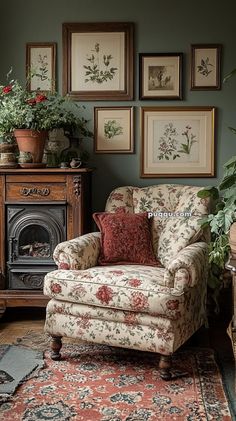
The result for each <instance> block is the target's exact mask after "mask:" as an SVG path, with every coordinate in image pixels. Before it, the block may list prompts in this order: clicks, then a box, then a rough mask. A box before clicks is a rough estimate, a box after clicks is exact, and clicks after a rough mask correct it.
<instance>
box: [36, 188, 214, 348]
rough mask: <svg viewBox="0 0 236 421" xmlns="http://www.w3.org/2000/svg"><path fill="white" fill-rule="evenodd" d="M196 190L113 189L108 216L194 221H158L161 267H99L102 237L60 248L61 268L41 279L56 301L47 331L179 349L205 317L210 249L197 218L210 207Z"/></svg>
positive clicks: (155, 233)
mask: <svg viewBox="0 0 236 421" xmlns="http://www.w3.org/2000/svg"><path fill="white" fill-rule="evenodd" d="M199 190H200V187H192V186H180V185H171V184H170V185H159V186H151V187H145V188H136V187H131V186H128V187H121V188H118V189H116V190H114V191H113V192H112V193H111V194H110V196H109V198H108V201H107V205H106V211H107V212H116V211H117V210H121V209H122V210H125V212H127V213H133V212H134V213H141V212H146V211H147V212H156V213H158V212H159V213H160V212H167V213H169V212H172V213H173V212H175V213H176V212H187V211H188V212H191V216H190V217H184V218H183V217H181V216H177V217H176V215H172V216H170V217H165V216H163V215H159V214H156V215H155V216H154V218H153V220H152V243H153V247H154V249H155V253H156V256H158V254H160V260H161V262H162V264H163V267H154V266H143V265H117V266H98V265H97V261H98V255H99V250H100V234H99V233H92V234H87V235H84V236H82V237H80V238H77V239H74V240H70V241H66V242H64V243H61V244H59V245H58V246H57V247H56V249H55V252H54V259H55V261H56V263H57V264H58V270H56V271H53V272H50V273H48V274H47V275H46V277H45V282H44V293H45V294H46V295H47V296H49V297H50V298H51V300H50V302H49V303H48V306H47V317H46V323H45V330H46V331H47V332H49V333H51V334H53V335H59V336H64V335H65V336H69V337H78V336H79V337H80V338H81V339H84V340H86V341H90V342H96V343H102V344H108V345H114V346H120V347H127V348H134V349H140V350H148V351H155V352H160V353H162V354H165V355H169V354H171V353H173V352H174V351H175V350H176V349H177V348H178V347H179V346H181V345H182V344H183V343H184V342H185V341H186V340H187V339H188V338H189V337H190V336H191V335H192V334H193V333H194V332H195V331H196V330H197V329H198V328H199V327H200V326H201V325H202V324H203V323H204V321H205V317H206V316H205V305H206V284H207V273H208V245H207V243H206V239H207V236H206V235H205V233H203V232H202V231H201V230H200V228H199V225H198V219H199V217H201V215H203V214H207V213H208V212H209V206H210V204H209V202H208V200H206V199H204V200H203V199H199V198H198V197H197V196H196V194H197V192H198V191H199ZM158 257H159V256H158Z"/></svg>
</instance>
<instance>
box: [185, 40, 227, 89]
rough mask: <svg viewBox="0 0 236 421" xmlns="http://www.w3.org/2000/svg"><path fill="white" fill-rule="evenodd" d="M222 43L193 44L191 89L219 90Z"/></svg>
mask: <svg viewBox="0 0 236 421" xmlns="http://www.w3.org/2000/svg"><path fill="white" fill-rule="evenodd" d="M221 49H222V47H221V45H220V44H194V45H191V89H192V90H218V89H220V88H221V79H220V78H221V75H220V73H221V71H220V70H221V69H220V63H221Z"/></svg>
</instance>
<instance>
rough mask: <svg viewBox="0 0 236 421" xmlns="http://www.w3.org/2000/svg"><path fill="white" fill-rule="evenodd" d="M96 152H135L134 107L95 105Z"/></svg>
mask: <svg viewBox="0 0 236 421" xmlns="http://www.w3.org/2000/svg"><path fill="white" fill-rule="evenodd" d="M94 152H95V153H116V154H117V153H120V154H127V153H134V107H132V106H129V107H125V106H124V107H118V106H117V107H94Z"/></svg>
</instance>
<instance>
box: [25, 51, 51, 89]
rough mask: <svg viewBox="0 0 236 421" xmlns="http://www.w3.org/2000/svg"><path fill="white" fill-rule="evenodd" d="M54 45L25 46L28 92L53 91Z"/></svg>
mask: <svg viewBox="0 0 236 421" xmlns="http://www.w3.org/2000/svg"><path fill="white" fill-rule="evenodd" d="M55 60H56V44H55V43H31V44H30V43H27V44H26V74H27V81H28V89H29V91H44V92H45V91H50V92H52V91H53V90H54V89H55Z"/></svg>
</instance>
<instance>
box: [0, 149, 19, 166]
mask: <svg viewBox="0 0 236 421" xmlns="http://www.w3.org/2000/svg"><path fill="white" fill-rule="evenodd" d="M11 162H16V157H15V154H14V153H13V152H6V153H0V163H1V164H9V163H11Z"/></svg>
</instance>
